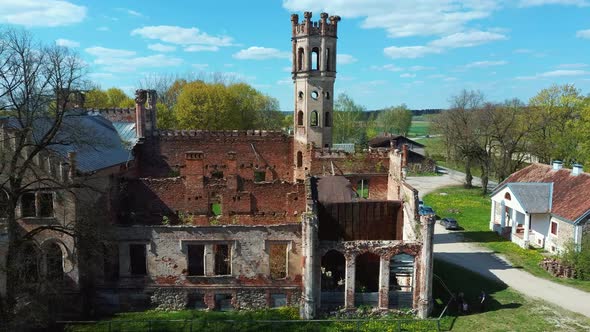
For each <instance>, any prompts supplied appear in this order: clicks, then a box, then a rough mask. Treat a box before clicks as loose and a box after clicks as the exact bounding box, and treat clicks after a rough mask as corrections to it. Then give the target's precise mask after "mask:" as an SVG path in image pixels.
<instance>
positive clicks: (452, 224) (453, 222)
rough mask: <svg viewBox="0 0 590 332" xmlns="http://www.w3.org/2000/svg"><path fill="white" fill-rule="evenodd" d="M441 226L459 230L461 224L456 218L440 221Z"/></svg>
mask: <svg viewBox="0 0 590 332" xmlns="http://www.w3.org/2000/svg"><path fill="white" fill-rule="evenodd" d="M440 225H441V226H443V227H444V228H445V229H452V230H455V229H459V223H458V222H457V220H455V219H454V218H442V219H441V220H440Z"/></svg>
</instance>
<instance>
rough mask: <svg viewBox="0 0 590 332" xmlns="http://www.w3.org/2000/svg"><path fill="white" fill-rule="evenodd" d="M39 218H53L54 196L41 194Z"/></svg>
mask: <svg viewBox="0 0 590 332" xmlns="http://www.w3.org/2000/svg"><path fill="white" fill-rule="evenodd" d="M39 205H40V206H39V217H45V218H48V217H53V194H51V193H40V194H39Z"/></svg>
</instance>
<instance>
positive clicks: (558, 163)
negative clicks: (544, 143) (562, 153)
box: [553, 160, 563, 171]
mask: <svg viewBox="0 0 590 332" xmlns="http://www.w3.org/2000/svg"><path fill="white" fill-rule="evenodd" d="M562 168H563V163H562V162H561V160H554V161H553V170H554V171H559V170H560V169H562Z"/></svg>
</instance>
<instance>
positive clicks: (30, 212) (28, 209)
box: [20, 193, 37, 217]
mask: <svg viewBox="0 0 590 332" xmlns="http://www.w3.org/2000/svg"><path fill="white" fill-rule="evenodd" d="M20 206H21V212H22V216H23V217H36V216H37V210H36V209H35V194H34V193H25V194H23V195H22V196H21V198H20Z"/></svg>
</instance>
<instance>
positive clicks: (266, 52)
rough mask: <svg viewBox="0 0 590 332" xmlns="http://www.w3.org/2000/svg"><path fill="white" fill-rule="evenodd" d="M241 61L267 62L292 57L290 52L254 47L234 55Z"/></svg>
mask: <svg viewBox="0 0 590 332" xmlns="http://www.w3.org/2000/svg"><path fill="white" fill-rule="evenodd" d="M233 57H234V58H236V59H240V60H267V59H288V58H290V57H291V54H290V53H289V52H283V51H280V50H278V49H276V48H268V47H259V46H252V47H249V48H247V49H244V50H240V51H239V52H237V53H235V54H234V55H233Z"/></svg>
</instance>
